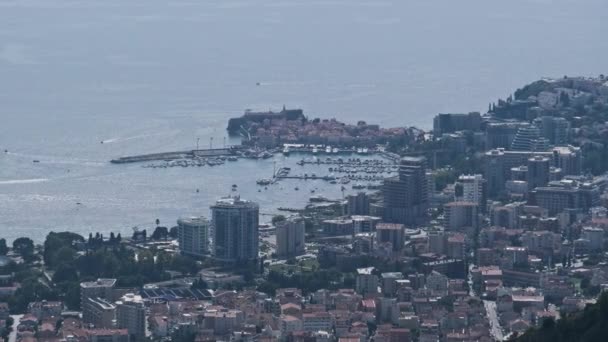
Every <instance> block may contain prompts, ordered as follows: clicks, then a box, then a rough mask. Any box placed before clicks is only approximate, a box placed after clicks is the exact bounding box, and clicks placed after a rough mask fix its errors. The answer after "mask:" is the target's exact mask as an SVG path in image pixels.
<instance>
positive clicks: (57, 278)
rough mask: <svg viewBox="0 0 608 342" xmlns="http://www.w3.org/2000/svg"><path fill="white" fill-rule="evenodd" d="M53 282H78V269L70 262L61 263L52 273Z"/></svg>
mask: <svg viewBox="0 0 608 342" xmlns="http://www.w3.org/2000/svg"><path fill="white" fill-rule="evenodd" d="M53 282H54V283H56V284H59V283H65V282H78V271H77V270H76V267H74V266H73V265H71V264H61V265H59V266H58V267H57V270H56V271H55V273H54V274H53Z"/></svg>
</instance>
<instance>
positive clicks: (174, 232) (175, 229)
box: [169, 227, 179, 239]
mask: <svg viewBox="0 0 608 342" xmlns="http://www.w3.org/2000/svg"><path fill="white" fill-rule="evenodd" d="M178 229H179V228H178V227H171V229H170V230H169V236H170V237H171V238H172V239H177V234H178Z"/></svg>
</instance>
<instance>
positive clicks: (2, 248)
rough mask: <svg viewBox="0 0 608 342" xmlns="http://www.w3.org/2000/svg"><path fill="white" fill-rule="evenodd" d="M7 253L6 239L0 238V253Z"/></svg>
mask: <svg viewBox="0 0 608 342" xmlns="http://www.w3.org/2000/svg"><path fill="white" fill-rule="evenodd" d="M7 253H8V246H7V245H6V239H0V255H6V254H7Z"/></svg>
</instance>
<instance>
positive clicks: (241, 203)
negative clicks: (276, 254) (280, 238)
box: [211, 196, 260, 262]
mask: <svg viewBox="0 0 608 342" xmlns="http://www.w3.org/2000/svg"><path fill="white" fill-rule="evenodd" d="M211 212H212V217H213V236H214V253H213V254H214V256H215V258H216V259H218V260H222V261H227V262H236V261H239V260H255V259H257V258H258V250H259V212H260V209H259V206H258V205H257V203H254V202H251V201H246V200H242V199H241V198H240V197H238V196H237V197H228V198H223V199H221V200H219V201H217V203H216V204H215V205H213V206H211Z"/></svg>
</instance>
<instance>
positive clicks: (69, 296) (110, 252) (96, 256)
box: [0, 232, 199, 313]
mask: <svg viewBox="0 0 608 342" xmlns="http://www.w3.org/2000/svg"><path fill="white" fill-rule="evenodd" d="M120 241H121V237H120V234H117V235H114V234H111V235H110V238H109V239H104V238H103V236H102V235H100V234H96V235H92V234H91V235H90V236H89V239H88V240H85V239H84V238H83V237H82V236H80V235H78V234H75V233H71V232H59V233H55V232H51V233H49V234H48V235H47V237H46V240H45V241H44V250H43V252H42V259H43V261H44V265H45V271H46V273H47V274H49V275H50V278H51V279H50V280H51V281H50V282H49V281H48V280H47V279H46V278H45V276H44V274H43V273H42V270H39V269H36V268H33V267H32V266H31V264H28V262H27V261H28V260H32V259H33V258H34V245H33V242H32V240H30V239H27V238H19V239H17V240H15V242H14V243H13V248H15V251H16V252H17V253H19V254H20V255H22V256H23V257H24V260H26V263H25V264H22V265H17V264H15V263H11V264H10V265H8V266H7V267H5V268H6V269H4V270H2V271H3V272H11V273H15V281H17V282H19V283H21V287H20V288H19V289H18V290H17V291H16V293H15V295H14V296H12V297H10V298H4V299H0V300H6V301H8V303H9V306H10V309H11V312H13V313H23V312H24V311H25V310H26V309H27V305H28V303H30V302H34V301H41V300H63V301H65V303H66V305H67V306H68V308H69V309H73V310H78V309H79V308H80V302H79V301H80V282H82V281H90V280H95V279H97V278H116V279H117V285H118V286H121V287H140V286H142V285H144V284H145V283H150V282H157V281H162V280H167V279H169V278H170V275H169V273H168V272H167V271H169V270H171V271H177V272H180V273H182V274H184V275H190V274H195V273H196V272H198V270H199V266H198V264H197V263H196V261H195V260H193V259H191V258H188V257H185V256H182V255H173V254H170V253H167V252H164V251H157V250H141V251H140V250H137V251H135V250H133V249H129V248H127V246H126V245H124V244H120V243H119V242H120ZM1 247H2V242H1V241H0V251H1V249H2V248H1Z"/></svg>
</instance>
